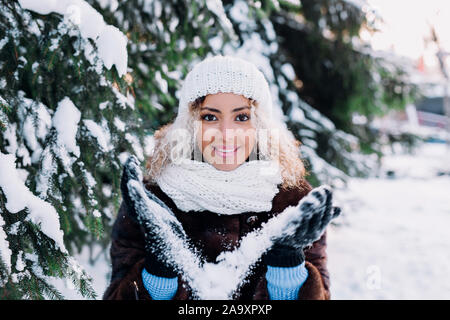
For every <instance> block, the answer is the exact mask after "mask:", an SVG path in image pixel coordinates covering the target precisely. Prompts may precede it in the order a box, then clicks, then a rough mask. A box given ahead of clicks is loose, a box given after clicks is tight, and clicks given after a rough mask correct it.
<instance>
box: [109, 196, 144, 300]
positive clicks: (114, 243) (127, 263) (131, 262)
mask: <svg viewBox="0 0 450 320" xmlns="http://www.w3.org/2000/svg"><path fill="white" fill-rule="evenodd" d="M144 248H145V238H144V234H143V233H142V231H141V229H140V226H139V224H138V223H137V222H136V221H135V220H133V219H132V218H131V217H130V216H129V214H128V213H127V207H126V205H125V204H124V203H122V205H121V206H120V209H119V212H118V214H117V218H116V221H115V222H114V225H113V229H112V234H111V249H110V255H111V263H112V271H111V282H110V284H109V286H108V288H107V289H106V291H105V293H104V294H103V299H105V300H130V299H132V300H134V299H137V298H138V294H139V293H140V294H141V295H142V293H146V292H145V288H144V286H143V284H142V279H141V276H140V272H141V271H142V268H143V263H144V258H145V250H144ZM142 288H144V290H142ZM143 291H144V292H143ZM147 295H148V294H147ZM148 296H149V295H148ZM144 297H145V295H144ZM148 298H150V297H148Z"/></svg>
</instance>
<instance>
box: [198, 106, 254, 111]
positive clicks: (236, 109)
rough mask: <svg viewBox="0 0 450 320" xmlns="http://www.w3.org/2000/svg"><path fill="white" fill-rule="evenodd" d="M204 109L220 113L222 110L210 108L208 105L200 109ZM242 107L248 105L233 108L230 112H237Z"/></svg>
mask: <svg viewBox="0 0 450 320" xmlns="http://www.w3.org/2000/svg"><path fill="white" fill-rule="evenodd" d="M204 109H208V110H210V111H212V112H217V113H222V112H220V110H218V109H214V108H210V107H203V108H201V110H204ZM243 109H250V107H249V106H242V107H239V108H235V109H233V110H232V111H231V112H238V111H241V110H243Z"/></svg>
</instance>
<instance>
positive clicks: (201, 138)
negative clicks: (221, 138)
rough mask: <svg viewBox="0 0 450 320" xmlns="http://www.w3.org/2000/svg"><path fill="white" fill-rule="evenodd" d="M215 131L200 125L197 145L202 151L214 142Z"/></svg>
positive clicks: (208, 126) (205, 125)
mask: <svg viewBox="0 0 450 320" xmlns="http://www.w3.org/2000/svg"><path fill="white" fill-rule="evenodd" d="M216 131H217V130H215V129H214V128H212V127H211V126H210V125H208V124H204V123H202V124H200V130H199V135H198V136H197V144H198V146H199V148H201V150H202V151H204V150H205V148H207V147H208V146H209V145H210V144H211V143H212V142H213V141H214V140H215V136H216V135H217V132H216Z"/></svg>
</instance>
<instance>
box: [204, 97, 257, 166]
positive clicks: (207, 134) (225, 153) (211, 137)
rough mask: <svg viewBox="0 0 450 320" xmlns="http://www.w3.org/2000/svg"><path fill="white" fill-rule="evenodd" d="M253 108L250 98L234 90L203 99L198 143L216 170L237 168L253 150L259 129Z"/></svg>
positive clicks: (205, 157) (206, 158)
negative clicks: (256, 125)
mask: <svg viewBox="0 0 450 320" xmlns="http://www.w3.org/2000/svg"><path fill="white" fill-rule="evenodd" d="M250 110H251V105H250V100H249V99H247V98H245V97H244V96H242V95H236V94H234V93H217V94H211V95H207V96H206V98H205V100H204V101H203V103H202V105H201V107H200V119H199V120H200V123H201V130H200V132H201V139H197V142H198V146H199V148H200V149H201V150H202V153H203V157H204V159H205V160H206V161H207V162H208V163H210V164H211V165H213V166H214V167H215V168H216V169H218V170H223V171H231V170H234V169H235V168H237V167H238V166H239V165H241V164H242V163H243V162H245V160H246V159H247V158H248V157H249V155H250V153H251V152H252V150H253V147H254V145H255V140H256V139H255V132H256V129H255V128H254V126H253V125H252V123H251V121H250V117H251V112H250ZM199 138H200V137H199Z"/></svg>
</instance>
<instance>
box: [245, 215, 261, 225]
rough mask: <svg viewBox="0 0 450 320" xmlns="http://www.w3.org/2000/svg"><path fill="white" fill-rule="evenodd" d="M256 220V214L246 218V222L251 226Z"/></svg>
mask: <svg viewBox="0 0 450 320" xmlns="http://www.w3.org/2000/svg"><path fill="white" fill-rule="evenodd" d="M256 221H258V216H250V217H248V218H247V224H248V225H250V226H253V225H254V224H255V223H256Z"/></svg>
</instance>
